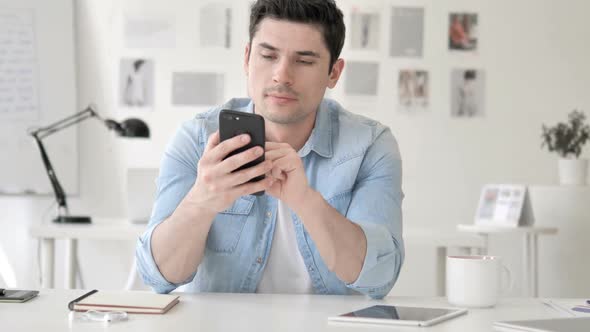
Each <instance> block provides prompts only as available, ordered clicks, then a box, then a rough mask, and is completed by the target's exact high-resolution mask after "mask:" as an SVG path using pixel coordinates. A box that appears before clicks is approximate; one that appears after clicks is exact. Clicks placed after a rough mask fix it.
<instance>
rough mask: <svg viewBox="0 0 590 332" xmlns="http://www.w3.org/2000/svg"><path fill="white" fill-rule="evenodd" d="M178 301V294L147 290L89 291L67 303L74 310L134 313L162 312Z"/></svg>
mask: <svg viewBox="0 0 590 332" xmlns="http://www.w3.org/2000/svg"><path fill="white" fill-rule="evenodd" d="M178 302H179V296H178V295H170V294H155V293H149V292H115V291H110V292H109V291H97V290H93V291H90V292H88V293H86V294H84V295H82V296H80V297H79V298H77V299H75V300H73V301H72V302H70V303H69V304H68V308H69V309H70V310H75V311H88V310H99V311H125V312H127V313H135V314H163V313H166V312H167V311H168V310H170V308H172V307H174V306H175V305H176V304H177V303H178Z"/></svg>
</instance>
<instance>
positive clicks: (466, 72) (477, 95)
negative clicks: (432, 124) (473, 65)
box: [451, 69, 485, 118]
mask: <svg viewBox="0 0 590 332" xmlns="http://www.w3.org/2000/svg"><path fill="white" fill-rule="evenodd" d="M484 94H485V72H484V71H483V70H476V69H454V70H453V71H452V73H451V115H452V116H453V117H457V118H473V117H482V116H484V115H485V109H484V105H485V103H484V101H485V98H484V97H485V95H484Z"/></svg>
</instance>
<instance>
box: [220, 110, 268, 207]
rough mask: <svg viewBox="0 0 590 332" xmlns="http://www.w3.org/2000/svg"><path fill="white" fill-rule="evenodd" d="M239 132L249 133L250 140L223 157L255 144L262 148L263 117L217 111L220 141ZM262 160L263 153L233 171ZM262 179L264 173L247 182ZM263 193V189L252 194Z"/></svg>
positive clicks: (263, 139)
mask: <svg viewBox="0 0 590 332" xmlns="http://www.w3.org/2000/svg"><path fill="white" fill-rule="evenodd" d="M241 134H248V135H250V142H249V143H248V144H247V145H246V146H243V147H241V148H239V149H236V150H234V151H232V152H231V153H230V154H228V155H227V156H226V157H225V158H229V157H231V156H233V155H236V154H238V153H241V152H243V151H246V150H248V149H251V148H253V147H255V146H260V147H262V149H264V145H265V142H266V138H265V131H264V118H263V117H262V116H260V115H258V114H253V113H245V112H238V111H232V110H221V112H219V139H220V141H221V142H223V141H225V140H227V139H230V138H232V137H234V136H238V135H241ZM263 161H264V153H263V154H262V155H261V156H260V157H258V158H257V159H255V160H253V161H251V162H249V163H247V164H245V165H243V166H241V167H240V168H238V169H236V170H235V171H234V172H237V171H240V170H243V169H246V168H250V167H252V166H256V165H258V164H260V163H261V162H263ZM262 179H264V175H260V176H257V177H255V178H253V179H251V180H250V181H248V182H255V181H260V180H262ZM262 194H264V191H259V192H257V193H254V195H257V196H260V195H262Z"/></svg>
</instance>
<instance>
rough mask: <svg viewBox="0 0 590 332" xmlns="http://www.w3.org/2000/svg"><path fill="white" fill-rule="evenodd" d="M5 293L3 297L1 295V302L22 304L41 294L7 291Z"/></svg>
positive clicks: (26, 291) (28, 291)
mask: <svg viewBox="0 0 590 332" xmlns="http://www.w3.org/2000/svg"><path fill="white" fill-rule="evenodd" d="M3 293H4V294H3V295H0V302H9V303H22V302H26V301H28V300H30V299H32V298H34V297H35V296H37V295H38V294H39V291H30V290H18V289H14V290H8V289H6V290H4V292H3Z"/></svg>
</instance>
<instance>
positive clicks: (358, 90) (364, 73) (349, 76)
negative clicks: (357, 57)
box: [344, 62, 379, 96]
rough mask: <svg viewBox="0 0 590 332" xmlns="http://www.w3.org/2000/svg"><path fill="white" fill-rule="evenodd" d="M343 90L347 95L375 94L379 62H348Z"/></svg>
mask: <svg viewBox="0 0 590 332" xmlns="http://www.w3.org/2000/svg"><path fill="white" fill-rule="evenodd" d="M345 71H346V82H345V86H344V91H345V93H346V94H347V95H349V96H377V88H378V82H379V64H378V63H373V62H349V63H348V65H347V68H346V69H345Z"/></svg>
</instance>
